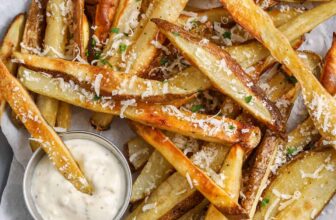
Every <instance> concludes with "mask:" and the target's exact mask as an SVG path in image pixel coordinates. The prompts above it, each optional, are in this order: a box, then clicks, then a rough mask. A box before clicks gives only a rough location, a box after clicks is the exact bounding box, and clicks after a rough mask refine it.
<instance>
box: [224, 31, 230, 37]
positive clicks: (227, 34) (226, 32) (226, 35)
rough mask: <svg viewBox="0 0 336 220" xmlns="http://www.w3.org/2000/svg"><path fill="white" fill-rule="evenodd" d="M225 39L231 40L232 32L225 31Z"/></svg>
mask: <svg viewBox="0 0 336 220" xmlns="http://www.w3.org/2000/svg"><path fill="white" fill-rule="evenodd" d="M223 37H224V38H227V39H231V32H230V31H225V32H224V34H223Z"/></svg>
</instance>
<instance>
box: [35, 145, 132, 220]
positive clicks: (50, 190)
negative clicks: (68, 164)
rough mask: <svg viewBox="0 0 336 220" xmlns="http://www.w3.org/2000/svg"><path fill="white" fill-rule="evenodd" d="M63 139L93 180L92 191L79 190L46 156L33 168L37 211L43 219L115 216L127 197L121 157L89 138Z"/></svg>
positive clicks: (92, 219) (96, 219)
mask: <svg viewBox="0 0 336 220" xmlns="http://www.w3.org/2000/svg"><path fill="white" fill-rule="evenodd" d="M64 143H65V144H66V145H67V147H68V148H69V150H70V152H71V153H72V155H73V157H74V158H75V160H76V161H77V162H78V164H79V166H80V168H81V170H82V171H83V172H84V174H85V176H86V177H87V178H88V180H89V181H91V183H92V185H93V188H94V192H93V195H91V196H90V195H86V194H84V193H81V192H79V191H77V190H76V189H75V187H74V186H72V184H71V183H69V182H68V181H66V180H65V179H64V177H63V176H62V175H61V174H60V173H59V172H58V171H57V170H56V169H55V168H54V166H53V165H52V164H51V162H50V161H49V159H48V157H47V156H44V157H43V158H42V159H41V160H40V162H39V163H38V164H37V166H36V168H35V170H34V175H33V179H32V186H31V194H32V198H33V200H34V203H35V206H36V208H37V210H38V212H39V213H40V215H41V216H42V218H43V219H44V220H58V219H59V220H105V219H108V220H111V219H114V217H115V216H116V215H117V214H118V212H119V210H120V208H121V207H122V205H123V203H124V201H125V197H126V174H125V171H124V170H123V167H122V165H121V164H120V162H119V160H118V159H117V158H116V157H115V156H114V155H113V153H111V152H110V151H109V150H108V149H106V148H105V147H103V146H101V145H100V144H98V143H96V142H93V141H90V140H85V139H72V140H68V141H65V142H64Z"/></svg>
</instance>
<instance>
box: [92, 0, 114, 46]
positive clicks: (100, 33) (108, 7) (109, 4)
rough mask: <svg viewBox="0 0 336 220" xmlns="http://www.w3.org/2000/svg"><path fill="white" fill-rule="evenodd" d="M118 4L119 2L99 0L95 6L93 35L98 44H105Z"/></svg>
mask: <svg viewBox="0 0 336 220" xmlns="http://www.w3.org/2000/svg"><path fill="white" fill-rule="evenodd" d="M118 4H119V0H101V1H99V3H98V4H97V5H96V16H95V20H94V24H95V26H96V29H95V31H94V35H95V36H96V37H97V38H98V39H99V41H100V42H105V41H106V39H107V38H108V36H109V33H110V30H111V26H112V21H113V18H114V15H115V13H116V10H117V7H118Z"/></svg>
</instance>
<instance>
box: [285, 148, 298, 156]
mask: <svg viewBox="0 0 336 220" xmlns="http://www.w3.org/2000/svg"><path fill="white" fill-rule="evenodd" d="M296 151H297V149H296V148H295V147H289V148H287V155H289V156H292V155H293V154H294V153H295V152H296Z"/></svg>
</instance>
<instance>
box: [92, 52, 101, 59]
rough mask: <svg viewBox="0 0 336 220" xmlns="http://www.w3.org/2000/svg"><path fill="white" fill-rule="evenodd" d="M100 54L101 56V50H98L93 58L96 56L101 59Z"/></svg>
mask: <svg viewBox="0 0 336 220" xmlns="http://www.w3.org/2000/svg"><path fill="white" fill-rule="evenodd" d="M100 56H101V52H99V51H96V52H95V54H94V56H93V58H94V59H95V60H99V59H100Z"/></svg>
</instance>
